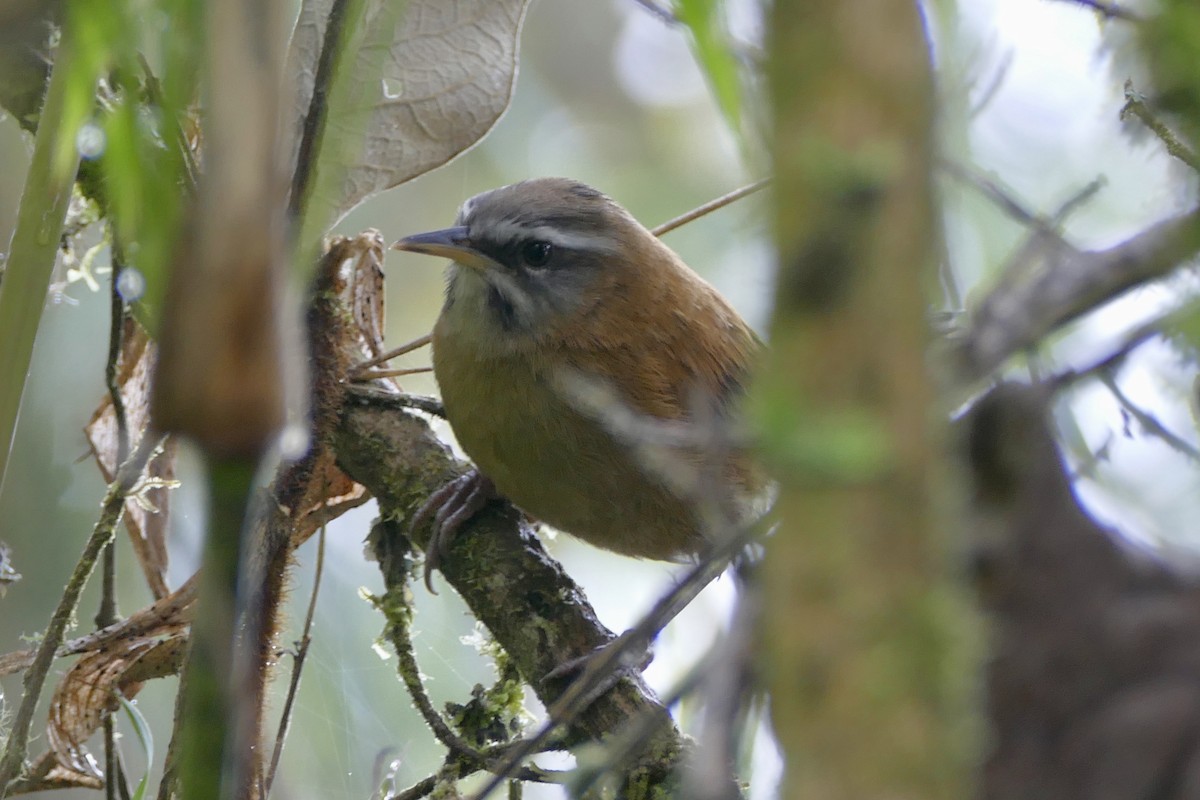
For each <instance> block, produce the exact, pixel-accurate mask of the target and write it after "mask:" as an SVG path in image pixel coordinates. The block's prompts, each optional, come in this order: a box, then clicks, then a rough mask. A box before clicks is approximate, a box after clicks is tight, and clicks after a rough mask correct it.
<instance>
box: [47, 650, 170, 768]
mask: <svg viewBox="0 0 1200 800" xmlns="http://www.w3.org/2000/svg"><path fill="white" fill-rule="evenodd" d="M185 644H186V641H185V639H184V637H183V635H182V634H177V635H175V636H169V637H167V638H166V639H159V638H157V637H146V638H140V637H138V638H129V639H125V640H122V641H118V642H115V643H113V645H112V646H111V647H108V648H105V649H103V650H100V651H97V652H94V653H89V654H87V655H85V656H84V657H83V658H81V659H79V661H77V662H76V663H75V666H73V667H71V669H70V670H68V672H67V674H66V675H64V676H63V679H62V681H60V682H59V684H58V686H57V687H56V688H55V690H54V696H53V697H52V698H51V700H50V719H49V723H48V724H47V726H46V740H47V742H48V744H49V746H50V751H51V752H52V753H54V755H55V758H56V759H57V760H58V763H59V764H61V765H62V766H63V767H65V768H67V769H68V770H71V771H72V772H78V773H82V774H85V775H88V774H90V775H94V776H95V777H97V778H99V777H102V775H101V774H100V772H99V770H98V768H97V766H96V763H95V760H94V759H93V758H91V757H90V756H89V754H88V753H87V751H86V749H84V742H86V741H87V740H88V737H90V736H91V735H92V734H93V733H94V732H95V731H96V729H97V728H99V727H100V723H101V720H102V719H103V716H104V713H105V712H107V711H113V710H115V709H116V707H117V705H118V700H117V692H120V693H121V694H122V695H124V696H125V697H127V698H132V697H133V696H134V695H136V694H137V693H138V691H139V690H140V689H141V687H142V682H143V681H144V680H146V679H147V678H151V677H160V676H162V675H167V674H170V673H171V672H174V671H176V670H177V669H178V667H179V664H180V663H181V662H182V654H183V650H184V649H185Z"/></svg>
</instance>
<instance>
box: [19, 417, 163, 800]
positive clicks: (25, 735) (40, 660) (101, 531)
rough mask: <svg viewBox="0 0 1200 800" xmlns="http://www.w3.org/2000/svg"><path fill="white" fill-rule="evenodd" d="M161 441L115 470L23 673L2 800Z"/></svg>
mask: <svg viewBox="0 0 1200 800" xmlns="http://www.w3.org/2000/svg"><path fill="white" fill-rule="evenodd" d="M160 442H161V438H160V437H159V436H157V435H154V434H151V433H150V432H149V431H147V432H146V433H144V434H143V435H142V441H141V443H140V444H139V445H138V448H137V450H136V451H135V452H134V453H133V455H131V456H130V457H129V458H128V459H126V461H125V463H123V464H122V465H121V466H120V467H119V468H118V469H117V474H116V478H115V479H114V480H113V482H112V483H111V484H109V487H108V491H107V492H105V495H104V502H103V504H102V506H101V511H100V518H99V519H97V520H96V525H95V527H94V528H93V529H92V535H91V536H90V537H89V538H88V540H87V543H86V544H85V545H84V548H83V554H82V555H81V556H80V558H79V561H78V563H76V565H75V569H74V571H73V572H72V573H71V577H70V579H69V580H68V581H67V585H66V587H65V588H64V589H63V594H62V597H61V598H60V599H59V601H58V607H57V608H55V610H54V614H53V616H51V618H50V624H49V625H47V626H46V632H45V634H43V636H42V641H41V644H40V645H39V646H38V650H37V655H36V656H34V660H33V665H32V666H31V667H30V669H29V671H28V672H26V673H25V679H24V682H23V688H24V694H23V695H22V696H21V705H20V706H19V707H18V709H17V713H16V716H15V717H14V718H13V724H12V727H11V728H10V729H9V735H8V745H7V747H6V748H5V750H4V756H3V758H0V800H3V797H4V795H5V794H6V792H7V790H8V785H9V783H10V782H11V781H12V780H13V779H14V778H16V777H17V776H18V774H19V773H20V771H21V766H22V764H23V763H24V761H25V753H26V750H27V748H28V746H29V731H30V729H31V727H32V725H33V715H34V711H35V710H36V708H37V703H38V699H39V698H40V697H41V694H42V689H43V687H44V686H45V684H46V676H47V675H48V674H49V673H50V665H51V664H52V663H53V661H54V656H55V653H56V651H57V650H58V646H59V644H60V643H61V642H62V639H63V633H64V632H65V631H66V629H67V625H68V624H70V621H71V619H73V618H74V616H75V612H76V609H77V608H78V607H79V595H80V594H81V593H82V592H83V588H84V586H86V585H87V581H88V578H90V577H91V575H92V571H93V570H94V569H95V567H96V559H97V558H98V557H99V556H100V551H101V550H102V549H103V548H104V545H106V544H107V543H108V542H110V541H112V538H113V535H114V532H115V531H116V527H117V524H118V523H119V522H120V521H121V515H122V513H123V512H124V510H125V500H126V498H127V497H129V495H130V494H132V493H133V492H134V490H135V489H136V488H137V485H138V482H139V480H140V478H141V476H142V472H143V471H144V470H145V468H146V464H147V463H148V462H149V461H150V458H151V456H152V455H153V454H154V452H155V451H156V450H157V448H158V446H159V444H160Z"/></svg>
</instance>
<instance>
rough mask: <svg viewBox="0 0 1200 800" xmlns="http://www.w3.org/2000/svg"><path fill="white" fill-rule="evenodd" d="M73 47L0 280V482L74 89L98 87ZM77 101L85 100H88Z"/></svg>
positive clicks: (51, 253) (60, 73)
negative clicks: (84, 70) (5, 267)
mask: <svg viewBox="0 0 1200 800" xmlns="http://www.w3.org/2000/svg"><path fill="white" fill-rule="evenodd" d="M72 51H73V47H72V46H71V42H70V39H69V38H67V37H66V36H64V40H63V42H62V44H60V45H59V48H58V53H57V57H56V59H55V63H54V68H53V70H52V71H51V73H50V83H49V86H48V87H47V89H46V101H45V104H44V105H43V107H42V114H41V119H40V121H39V122H38V128H37V136H36V137H35V139H34V145H33V159H32V161H31V162H30V164H29V173H28V175H27V177H26V179H25V190H24V192H23V193H22V195H21V206H20V209H19V210H18V212H17V228H16V231H15V232H14V233H13V238H12V245H11V247H10V249H9V256H8V266H7V269H6V270H5V272H4V275H3V281H2V282H0V342H2V343H3V346H0V484H3V482H4V472H5V469H6V468H7V466H8V456H9V452H10V451H11V449H12V443H13V433H14V431H15V430H16V425H17V413H18V411H19V410H20V406H21V394H22V392H23V390H24V388H25V378H26V375H27V374H28V373H29V362H30V360H31V359H32V357H33V341H34V338H35V336H36V334H37V329H38V323H39V322H41V318H42V308H43V307H44V306H45V303H46V291H47V288H48V287H49V285H50V276H51V273H52V272H53V270H54V259H55V256H56V254H57V252H58V244H59V237H60V236H61V235H62V227H63V219H64V218H65V217H66V213H67V206H68V205H69V204H70V201H71V189H72V187H73V186H74V182H75V172H76V171H77V169H78V167H79V153H78V151H77V150H76V148H75V144H74V138H75V135H76V131H77V128H78V122H79V121H80V120H79V119H78V118H79V116H80V108H81V104H80V103H79V102H78V101H79V95H80V94H82V93H84V92H86V93H87V94H88V96H91V95H93V94H94V93H95V88H96V77H97V76H96V74H95V72H91V73H87V74H86V75H85V74H83V72H82V71H81V70H80V66H82V65H83V59H79V58H77V56H76V54H75V53H73V52H72ZM77 62H78V63H77ZM82 107H83V108H84V109H86V108H89V107H90V103H86V104H83V106H82ZM84 113H86V111H84Z"/></svg>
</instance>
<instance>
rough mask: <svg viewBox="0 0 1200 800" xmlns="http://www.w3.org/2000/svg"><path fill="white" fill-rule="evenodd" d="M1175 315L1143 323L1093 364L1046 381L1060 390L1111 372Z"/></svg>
mask: <svg viewBox="0 0 1200 800" xmlns="http://www.w3.org/2000/svg"><path fill="white" fill-rule="evenodd" d="M1177 316H1178V315H1177V314H1168V315H1167V316H1165V317H1160V318H1158V319H1155V320H1152V321H1150V322H1147V323H1145V324H1144V325H1140V326H1138V327H1137V328H1135V329H1134V330H1132V331H1130V332H1129V333H1128V334H1126V336H1125V337H1124V338H1123V339H1122V340H1121V343H1120V344H1119V345H1117V347H1116V348H1115V349H1114V350H1113V351H1112V352H1111V353H1109V354H1108V355H1106V356H1105V357H1104V358H1102V359H1100V360H1099V361H1097V362H1096V363H1095V364H1092V365H1091V366H1089V367H1084V368H1083V369H1079V370H1070V371H1068V372H1064V373H1062V374H1059V375H1056V376H1054V377H1053V378H1051V379H1049V381H1048V382H1049V383H1050V384H1051V386H1052V387H1053V391H1055V392H1060V391H1062V390H1063V389H1066V388H1068V387H1070V386H1074V385H1075V384H1077V383H1079V382H1081V381H1084V380H1086V379H1089V378H1093V377H1095V376H1097V375H1103V374H1105V373H1112V372H1113V371H1114V370H1116V369H1117V368H1118V367H1119V366H1120V365H1121V363H1122V362H1123V361H1124V360H1125V358H1126V357H1127V356H1128V355H1129V354H1130V353H1132V352H1133V351H1134V350H1136V349H1137V348H1139V347H1141V346H1142V345H1143V344H1145V343H1146V342H1148V341H1150V340H1151V339H1153V338H1155V337H1156V336H1161V335H1162V332H1163V330H1164V328H1165V327H1167V326H1169V325H1170V324H1171V321H1172V320H1173V319H1175V318H1177Z"/></svg>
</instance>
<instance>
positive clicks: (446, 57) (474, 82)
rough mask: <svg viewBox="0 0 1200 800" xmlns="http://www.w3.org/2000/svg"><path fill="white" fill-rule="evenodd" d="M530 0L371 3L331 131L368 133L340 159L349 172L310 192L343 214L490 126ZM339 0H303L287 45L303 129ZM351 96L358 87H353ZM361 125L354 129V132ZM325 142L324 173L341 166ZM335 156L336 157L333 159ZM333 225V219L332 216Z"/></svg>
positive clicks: (333, 135)
mask: <svg viewBox="0 0 1200 800" xmlns="http://www.w3.org/2000/svg"><path fill="white" fill-rule="evenodd" d="M527 4H528V0H410V2H408V3H407V4H406V5H405V6H403V9H404V10H403V13H402V14H399V13H398V12H397V8H398V6H397V4H395V3H389V2H384V1H383V0H368V1H367V2H366V3H365V10H364V19H363V21H362V23H361V24H360V25H359V26H358V27H357V29H356V31H355V35H354V37H353V38H352V39H351V42H350V46H349V51H348V52H350V53H353V54H354V57H353V59H347V60H346V62H345V63H346V64H347V65H348V66H349V67H350V68H351V69H352V74H351V75H349V76H345V84H344V85H345V87H346V91H345V93H344V96H334V97H331V99H330V102H329V106H328V108H329V111H330V115H329V118H328V120H327V123H326V129H325V130H326V132H325V139H326V140H327V141H328V140H331V139H332V140H338V139H343V140H345V141H353V142H354V143H355V144H357V142H359V141H361V142H363V146H362V148H361V149H358V148H353V149H341V151H340V152H342V153H347V152H348V153H353V154H354V155H353V156H352V157H350V158H349V160H348V161H346V162H345V163H340V170H341V171H342V172H343V173H344V178H343V179H342V180H340V181H336V180H334V181H333V184H334V185H330V186H323V185H321V182H320V181H318V184H317V186H316V187H315V188H314V192H315V196H314V197H312V200H313V201H316V202H317V203H319V204H321V205H322V206H324V207H325V208H326V209H328V215H329V216H330V217H331V218H332V220H337V219H340V218H341V217H342V216H344V215H345V214H346V213H347V212H348V211H349V210H350V209H352V208H354V206H356V205H358V203H360V202H361V201H362V200H364V199H365V198H367V197H369V196H371V195H372V194H375V193H376V192H380V191H382V190H384V189H388V188H391V187H393V186H397V185H399V184H401V183H403V182H405V181H407V180H409V179H411V178H414V177H416V176H417V175H421V174H423V173H425V172H428V171H429V170H431V169H434V168H435V167H439V166H441V165H442V164H445V163H446V162H447V161H449V160H450V159H452V158H454V157H455V156H457V155H458V154H460V153H462V152H463V151H465V150H466V149H468V148H469V147H471V146H472V145H474V144H475V143H476V142H478V141H479V140H480V139H481V138H483V135H484V134H486V133H487V132H488V131H489V130H490V129H491V127H492V126H493V125H495V124H496V121H497V120H499V119H500V116H501V115H502V114H503V113H504V110H505V109H506V108H508V104H509V101H510V100H511V98H512V92H513V87H514V85H515V83H516V75H517V45H518V42H519V39H520V33H521V23H522V21H523V19H524V16H525V9H526V6H527ZM332 5H333V2H332V0H305V2H304V3H303V5H302V7H301V10H300V17H299V20H298V22H297V24H296V30H295V33H294V35H293V37H292V44H291V49H290V52H289V54H288V59H289V73H290V74H291V75H294V76H297V80H298V81H299V83H300V85H299V86H298V87H297V101H298V106H297V110H296V120H297V123H296V130H300V129H301V128H302V126H303V120H304V119H305V116H306V115H307V114H308V111H309V105H310V102H311V100H312V97H313V92H314V83H315V79H316V65H317V61H318V58H319V57H320V51H321V42H322V39H323V37H324V35H325V29H326V23H327V20H328V17H329V9H330V7H331V6H332ZM351 95H352V96H351ZM356 131H357V132H356ZM338 150H339V148H330V147H328V146H323V152H322V154H321V156H320V161H319V163H318V170H317V172H318V174H319V173H321V172H323V171H328V170H334V171H336V170H338V168H339V161H340V160H341V159H344V158H345V156H341V157H339V156H338ZM328 159H332V162H331V163H328V164H327V163H326V161H327V160H328ZM330 224H332V223H330Z"/></svg>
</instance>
